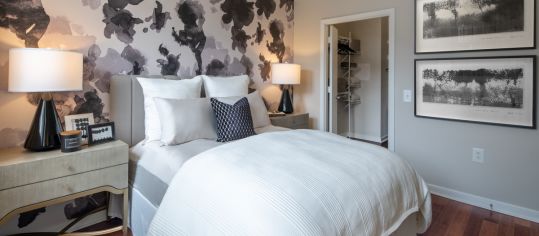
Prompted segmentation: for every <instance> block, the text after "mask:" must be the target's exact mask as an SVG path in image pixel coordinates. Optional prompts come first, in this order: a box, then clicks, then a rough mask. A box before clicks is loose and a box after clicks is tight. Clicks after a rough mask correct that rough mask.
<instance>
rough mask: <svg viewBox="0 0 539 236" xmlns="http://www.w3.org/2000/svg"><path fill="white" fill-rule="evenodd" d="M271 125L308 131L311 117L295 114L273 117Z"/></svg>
mask: <svg viewBox="0 0 539 236" xmlns="http://www.w3.org/2000/svg"><path fill="white" fill-rule="evenodd" d="M271 124H272V125H275V126H281V127H286V128H290V129H308V128H309V115H308V114H294V115H287V116H281V117H272V118H271Z"/></svg>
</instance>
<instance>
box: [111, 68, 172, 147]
mask: <svg viewBox="0 0 539 236" xmlns="http://www.w3.org/2000/svg"><path fill="white" fill-rule="evenodd" d="M137 77H144V78H165V79H174V80H177V79H180V78H179V77H176V76H164V77H163V76H134V75H114V76H112V80H111V82H110V114H111V118H112V121H114V124H115V129H116V138H117V139H120V140H122V141H124V142H126V143H127V144H129V146H133V145H135V144H137V143H139V142H140V141H142V140H143V139H144V96H143V95H142V88H141V87H140V84H139V82H138V81H137Z"/></svg>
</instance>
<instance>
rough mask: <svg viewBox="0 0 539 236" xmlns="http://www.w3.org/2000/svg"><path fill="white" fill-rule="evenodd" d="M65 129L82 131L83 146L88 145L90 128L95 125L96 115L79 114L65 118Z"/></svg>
mask: <svg viewBox="0 0 539 236" xmlns="http://www.w3.org/2000/svg"><path fill="white" fill-rule="evenodd" d="M64 120H65V129H66V131H69V130H80V131H81V133H82V134H81V144H82V145H85V144H88V132H87V131H88V126H89V125H93V124H94V114H92V113H86V114H78V115H70V116H65V118H64Z"/></svg>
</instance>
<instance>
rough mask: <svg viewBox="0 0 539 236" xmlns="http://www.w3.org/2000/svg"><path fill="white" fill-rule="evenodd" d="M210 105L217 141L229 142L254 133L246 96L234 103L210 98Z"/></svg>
mask: <svg viewBox="0 0 539 236" xmlns="http://www.w3.org/2000/svg"><path fill="white" fill-rule="evenodd" d="M211 106H212V108H213V113H214V114H215V118H216V122H217V142H230V141H234V140H238V139H242V138H247V137H249V136H252V135H255V129H254V127H253V118H252V117H251V108H250V107H249V101H248V100H247V98H245V97H244V98H242V99H240V100H239V101H237V102H236V103H235V104H234V105H229V104H226V103H224V102H221V101H219V100H217V99H215V98H211Z"/></svg>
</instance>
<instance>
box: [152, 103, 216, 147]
mask: <svg viewBox="0 0 539 236" xmlns="http://www.w3.org/2000/svg"><path fill="white" fill-rule="evenodd" d="M154 102H155V106H156V107H157V111H158V113H159V121H160V123H161V142H162V143H163V144H165V145H177V144H182V143H187V142H190V141H193V140H197V139H213V140H215V139H217V132H216V129H215V118H214V115H213V110H212V107H211V105H210V101H209V99H208V98H195V99H181V100H180V99H165V98H154Z"/></svg>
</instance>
